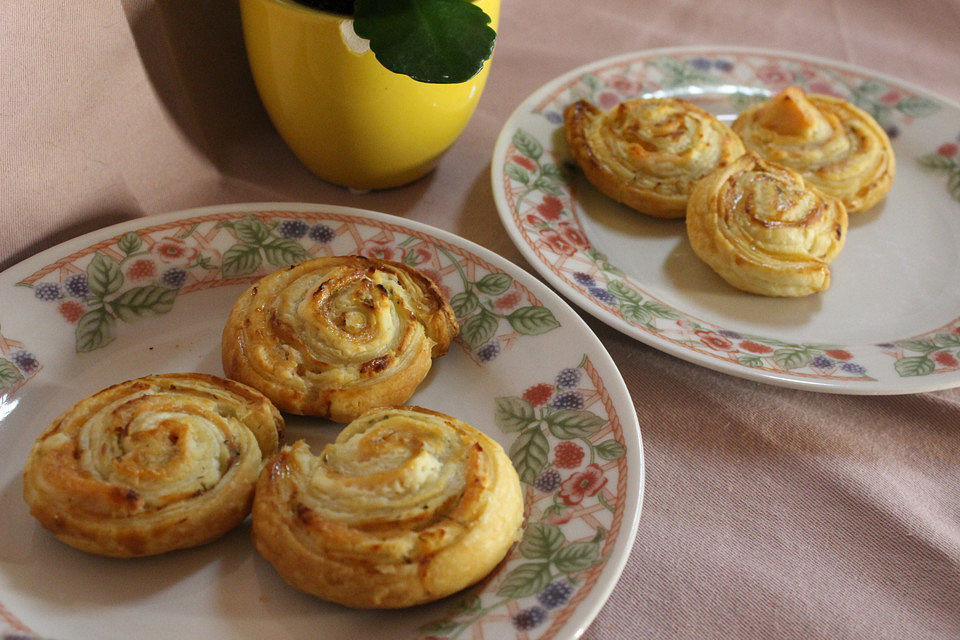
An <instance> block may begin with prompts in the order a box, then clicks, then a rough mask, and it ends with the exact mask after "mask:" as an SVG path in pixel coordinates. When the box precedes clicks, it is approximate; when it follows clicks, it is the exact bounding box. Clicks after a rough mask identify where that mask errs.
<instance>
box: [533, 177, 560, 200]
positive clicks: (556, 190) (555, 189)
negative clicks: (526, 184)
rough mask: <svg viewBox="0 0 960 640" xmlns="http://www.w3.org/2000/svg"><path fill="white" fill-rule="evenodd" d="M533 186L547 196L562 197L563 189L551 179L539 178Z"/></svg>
mask: <svg viewBox="0 0 960 640" xmlns="http://www.w3.org/2000/svg"><path fill="white" fill-rule="evenodd" d="M533 186H534V187H536V188H537V189H539V190H540V191H543V192H544V193H546V194H547V195H551V196H560V195H563V189H562V188H561V187H560V185H558V184H557V182H556V180H555V179H553V178H548V177H546V176H540V177H539V178H537V180H536V182H534V183H533Z"/></svg>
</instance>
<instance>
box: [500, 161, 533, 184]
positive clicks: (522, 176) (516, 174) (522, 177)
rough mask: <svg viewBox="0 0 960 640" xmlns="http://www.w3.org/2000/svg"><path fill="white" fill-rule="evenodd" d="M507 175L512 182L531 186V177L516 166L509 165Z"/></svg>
mask: <svg viewBox="0 0 960 640" xmlns="http://www.w3.org/2000/svg"><path fill="white" fill-rule="evenodd" d="M506 173H507V177H509V178H510V179H511V180H515V181H516V182H519V183H520V184H530V176H529V175H528V174H527V172H526V171H524V170H523V169H521V168H520V167H518V166H517V165H515V164H511V165H507V168H506Z"/></svg>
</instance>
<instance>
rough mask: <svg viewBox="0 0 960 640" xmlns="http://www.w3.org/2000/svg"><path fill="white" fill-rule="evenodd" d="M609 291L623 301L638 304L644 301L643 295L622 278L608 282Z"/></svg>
mask: <svg viewBox="0 0 960 640" xmlns="http://www.w3.org/2000/svg"><path fill="white" fill-rule="evenodd" d="M607 291H609V292H610V293H612V294H613V295H614V296H615V297H616V298H617V299H618V300H620V301H621V302H625V303H629V304H635V305H638V304H640V303H641V302H643V296H641V295H640V294H639V293H637V292H636V291H634V290H633V289H631V288H630V287H628V286H627V285H626V283H624V282H622V281H621V280H611V281H610V282H609V283H607Z"/></svg>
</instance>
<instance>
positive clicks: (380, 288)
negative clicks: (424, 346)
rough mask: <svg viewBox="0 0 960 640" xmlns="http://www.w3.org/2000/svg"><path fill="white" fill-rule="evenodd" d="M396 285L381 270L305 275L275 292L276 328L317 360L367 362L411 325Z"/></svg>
mask: <svg viewBox="0 0 960 640" xmlns="http://www.w3.org/2000/svg"><path fill="white" fill-rule="evenodd" d="M398 290H399V286H398V283H397V282H396V280H395V279H392V278H390V277H387V276H384V274H382V273H380V272H375V273H373V274H369V273H366V272H358V271H357V270H355V269H335V270H333V271H331V272H328V273H324V274H316V273H311V274H307V275H304V276H302V277H300V278H298V279H296V280H294V281H293V282H291V283H290V284H289V286H287V287H286V288H285V289H284V291H282V292H281V294H280V295H279V296H278V298H277V302H276V309H275V318H276V321H277V323H278V325H279V327H278V329H279V333H281V334H282V335H283V336H284V337H285V338H286V339H287V340H288V343H289V344H293V345H300V346H302V348H303V349H304V351H305V352H306V355H308V356H311V357H313V358H314V359H315V360H317V361H320V362H333V361H336V362H342V363H351V364H359V363H363V362H368V361H370V360H371V359H373V358H376V357H378V356H382V355H385V354H389V353H391V352H394V351H396V350H397V349H398V347H399V345H400V343H401V341H402V339H403V337H404V334H405V332H406V330H407V328H408V327H409V326H410V323H409V317H410V313H409V311H408V310H407V309H406V308H405V307H404V306H403V296H402V295H400V294H398V293H397V292H398Z"/></svg>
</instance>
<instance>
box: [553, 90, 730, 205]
mask: <svg viewBox="0 0 960 640" xmlns="http://www.w3.org/2000/svg"><path fill="white" fill-rule="evenodd" d="M564 131H565V134H566V138H567V144H568V146H569V148H570V152H571V153H572V154H573V158H574V160H576V162H577V164H578V165H580V167H581V169H582V170H583V172H584V175H586V177H587V179H588V180H589V181H590V182H591V184H593V185H594V186H595V187H596V188H597V189H599V190H600V191H601V192H603V193H604V194H606V195H607V196H609V197H611V198H613V199H614V200H617V201H619V202H622V203H624V204H625V205H627V206H628V207H632V208H634V209H637V210H638V211H642V212H643V213H647V214H649V215H652V216H657V217H662V218H681V217H683V216H684V214H685V213H686V206H687V198H688V196H689V195H690V191H691V189H692V188H693V185H694V183H695V182H696V181H697V180H699V179H700V178H702V177H703V176H705V175H706V174H708V173H710V172H711V171H713V170H714V169H715V168H717V167H718V166H724V165H726V164H727V163H729V162H730V161H732V160H733V159H734V158H736V157H738V156H739V155H741V154H742V153H743V152H744V147H743V143H742V142H741V141H740V139H739V138H738V137H737V136H736V134H734V133H733V131H732V130H731V129H730V127H729V126H727V125H726V124H724V123H723V122H721V121H720V120H718V119H717V118H716V117H715V116H713V115H712V114H710V113H709V112H707V111H704V110H703V109H701V108H699V107H697V106H695V105H693V104H691V103H689V102H686V101H685V100H680V99H678V98H649V99H645V98H635V99H632V100H626V101H624V102H621V103H620V104H618V105H617V106H615V107H613V108H612V109H611V110H609V111H602V110H601V109H599V108H598V107H596V106H594V105H593V104H591V103H589V102H587V101H586V100H579V101H577V102H574V103H573V104H571V105H568V106H567V107H566V109H565V110H564Z"/></svg>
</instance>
